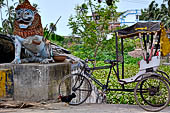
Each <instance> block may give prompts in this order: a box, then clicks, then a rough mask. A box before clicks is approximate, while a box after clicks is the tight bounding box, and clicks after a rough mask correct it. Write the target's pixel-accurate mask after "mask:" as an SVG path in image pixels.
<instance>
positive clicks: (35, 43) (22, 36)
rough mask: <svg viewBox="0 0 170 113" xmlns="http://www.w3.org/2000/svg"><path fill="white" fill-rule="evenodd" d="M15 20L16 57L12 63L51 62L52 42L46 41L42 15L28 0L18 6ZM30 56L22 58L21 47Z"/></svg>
mask: <svg viewBox="0 0 170 113" xmlns="http://www.w3.org/2000/svg"><path fill="white" fill-rule="evenodd" d="M15 10H16V18H15V22H14V32H13V34H14V38H15V59H14V60H13V61H12V63H15V64H20V63H23V62H40V63H49V62H50V61H52V62H53V61H54V60H53V58H52V50H51V47H50V44H49V43H48V44H47V43H46V42H45V39H44V37H43V27H42V24H41V17H40V15H39V14H38V13H37V10H36V8H35V7H33V6H31V4H30V2H29V1H28V0H25V2H23V3H22V4H20V5H18V6H17V7H16V9H15ZM22 47H24V48H25V52H26V53H27V54H28V55H29V56H30V57H28V58H24V59H21V58H20V56H21V48H22Z"/></svg>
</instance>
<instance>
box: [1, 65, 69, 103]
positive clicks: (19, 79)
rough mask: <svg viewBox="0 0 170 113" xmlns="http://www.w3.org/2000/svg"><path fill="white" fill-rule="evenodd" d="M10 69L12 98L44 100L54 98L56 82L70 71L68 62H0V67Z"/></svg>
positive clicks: (56, 93)
mask: <svg viewBox="0 0 170 113" xmlns="http://www.w3.org/2000/svg"><path fill="white" fill-rule="evenodd" d="M1 68H3V69H4V68H5V69H12V71H13V80H14V95H13V98H14V100H19V101H33V102H34V101H35V102H37V101H45V100H51V99H56V98H57V96H58V89H57V87H58V83H59V81H60V80H61V79H62V77H63V76H64V75H67V74H69V73H70V72H71V66H70V64H69V63H65V62H63V63H50V64H39V63H27V64H10V63H7V64H0V69H1Z"/></svg>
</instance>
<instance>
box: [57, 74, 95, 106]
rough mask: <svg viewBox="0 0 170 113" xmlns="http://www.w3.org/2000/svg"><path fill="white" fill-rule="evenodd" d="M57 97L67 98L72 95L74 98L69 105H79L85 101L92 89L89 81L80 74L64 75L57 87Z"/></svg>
mask: <svg viewBox="0 0 170 113" xmlns="http://www.w3.org/2000/svg"><path fill="white" fill-rule="evenodd" d="M58 91H59V95H61V96H68V95H70V94H72V93H74V94H75V95H76V96H75V98H73V99H72V100H71V101H70V102H69V104H70V105H79V104H82V103H83V102H85V101H86V99H87V98H88V97H89V96H90V95H91V92H92V87H91V84H90V82H89V80H88V79H87V78H86V77H85V76H82V75H80V74H70V75H66V76H65V77H64V78H63V79H62V80H61V82H60V84H59V87H58Z"/></svg>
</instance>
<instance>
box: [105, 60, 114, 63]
mask: <svg viewBox="0 0 170 113" xmlns="http://www.w3.org/2000/svg"><path fill="white" fill-rule="evenodd" d="M115 62H117V60H105V61H104V63H106V64H113V63H115Z"/></svg>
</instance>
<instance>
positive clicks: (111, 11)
mask: <svg viewBox="0 0 170 113" xmlns="http://www.w3.org/2000/svg"><path fill="white" fill-rule="evenodd" d="M115 2H118V1H117V0H115ZM115 2H113V5H111V6H107V5H104V4H98V3H96V2H92V1H91V0H87V1H86V2H85V3H83V4H81V5H79V6H77V7H76V8H75V10H76V15H74V16H73V15H72V16H71V17H70V18H69V24H68V26H69V27H70V28H71V29H72V34H73V35H76V36H79V37H81V39H82V40H83V47H84V48H85V49H84V50H85V51H84V53H85V54H86V55H87V57H93V58H94V59H96V56H97V54H98V51H99V49H100V50H101V49H104V48H105V47H106V41H107V39H106V37H107V34H109V33H110V32H111V30H110V29H109V22H115V21H116V20H117V18H118V13H117V12H116V8H117V7H116V5H115ZM89 14H91V15H89ZM112 30H113V29H112ZM111 43H112V42H111ZM88 51H91V53H90V54H89V53H88ZM91 54H93V56H90V55H91Z"/></svg>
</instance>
